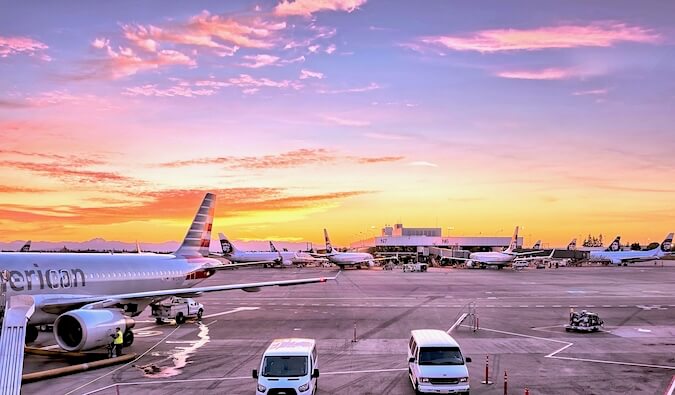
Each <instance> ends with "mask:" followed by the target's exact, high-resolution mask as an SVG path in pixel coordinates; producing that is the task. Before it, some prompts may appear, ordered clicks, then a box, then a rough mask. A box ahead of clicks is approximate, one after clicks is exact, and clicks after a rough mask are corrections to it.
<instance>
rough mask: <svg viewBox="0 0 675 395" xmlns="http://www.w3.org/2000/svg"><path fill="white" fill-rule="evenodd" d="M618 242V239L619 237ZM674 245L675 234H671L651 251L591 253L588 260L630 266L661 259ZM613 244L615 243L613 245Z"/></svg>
mask: <svg viewBox="0 0 675 395" xmlns="http://www.w3.org/2000/svg"><path fill="white" fill-rule="evenodd" d="M617 240H618V237H617ZM672 243H673V233H669V234H668V236H666V238H665V239H664V240H663V242H662V243H661V244H660V245H658V246H656V247H654V248H652V249H651V250H642V251H612V250H609V248H608V249H607V250H605V251H589V253H588V254H589V256H588V259H589V260H590V261H594V262H600V261H604V262H607V261H609V262H610V263H611V264H613V265H624V266H628V264H629V263H634V262H645V261H653V260H658V259H661V258H662V257H663V256H664V255H667V254H669V253H670V249H671V247H672ZM612 244H613V243H612Z"/></svg>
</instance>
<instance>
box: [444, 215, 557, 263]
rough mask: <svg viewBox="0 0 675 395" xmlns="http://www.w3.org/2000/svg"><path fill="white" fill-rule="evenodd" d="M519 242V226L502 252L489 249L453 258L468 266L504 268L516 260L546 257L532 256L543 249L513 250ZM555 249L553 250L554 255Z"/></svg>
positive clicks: (522, 260)
mask: <svg viewBox="0 0 675 395" xmlns="http://www.w3.org/2000/svg"><path fill="white" fill-rule="evenodd" d="M517 244H518V227H517V226H516V229H515V230H514V231H513V237H511V243H509V246H508V248H506V249H505V250H504V251H502V252H497V251H489V252H472V253H471V254H469V257H468V258H452V259H457V260H462V261H466V265H467V266H468V267H473V266H474V265H480V267H482V268H485V267H488V266H496V267H497V269H502V268H503V267H504V266H507V265H509V264H511V263H512V262H513V261H514V260H516V259H517V260H518V261H519V262H521V263H522V262H524V261H531V260H538V259H542V258H546V257H544V256H541V255H539V256H530V255H532V254H540V253H541V251H532V252H522V253H517V252H513V251H514V250H515V249H516V247H517ZM554 252H555V250H553V251H552V252H551V255H549V256H548V257H549V258H550V257H552V256H553V253H554Z"/></svg>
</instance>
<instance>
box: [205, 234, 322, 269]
mask: <svg viewBox="0 0 675 395" xmlns="http://www.w3.org/2000/svg"><path fill="white" fill-rule="evenodd" d="M218 236H219V237H220V246H221V248H222V249H223V257H224V258H226V259H227V260H229V261H231V262H234V264H233V265H234V266H249V265H265V264H270V265H279V266H281V267H284V266H291V265H293V264H304V263H308V262H309V261H310V260H311V261H312V262H323V261H325V260H324V259H318V258H314V257H312V256H310V255H309V254H303V253H297V252H290V251H279V250H277V249H276V248H275V247H274V244H272V242H270V249H271V250H272V251H242V250H239V249H238V248H237V247H235V246H234V244H232V242H231V241H230V240H229V239H228V238H227V236H225V235H224V234H222V233H218ZM233 265H226V266H233Z"/></svg>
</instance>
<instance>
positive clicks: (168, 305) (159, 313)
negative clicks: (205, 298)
mask: <svg viewBox="0 0 675 395" xmlns="http://www.w3.org/2000/svg"><path fill="white" fill-rule="evenodd" d="M151 307H152V313H151V314H152V316H153V317H155V321H156V322H157V324H163V323H164V320H173V319H175V320H176V324H177V325H180V324H183V323H184V322H185V320H187V319H188V318H197V319H198V320H201V319H202V314H204V305H203V304H201V303H199V302H196V301H195V300H194V299H191V298H179V297H177V296H172V297H170V298H169V299H165V300H163V301H161V302H159V303H157V304H153V305H151Z"/></svg>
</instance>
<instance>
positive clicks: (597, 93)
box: [572, 89, 608, 96]
mask: <svg viewBox="0 0 675 395" xmlns="http://www.w3.org/2000/svg"><path fill="white" fill-rule="evenodd" d="M607 92H608V90H607V89H590V90H586V91H577V92H574V93H572V95H574V96H591V95H592V96H600V95H606V94H607Z"/></svg>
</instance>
